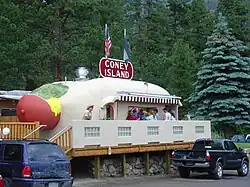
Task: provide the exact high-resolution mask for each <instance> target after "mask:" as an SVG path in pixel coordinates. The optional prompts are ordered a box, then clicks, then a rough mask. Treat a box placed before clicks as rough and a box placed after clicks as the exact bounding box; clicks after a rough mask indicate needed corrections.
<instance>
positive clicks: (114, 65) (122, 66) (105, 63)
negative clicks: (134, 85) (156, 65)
mask: <svg viewBox="0 0 250 187" xmlns="http://www.w3.org/2000/svg"><path fill="white" fill-rule="evenodd" d="M133 72H134V70H133V66H132V64H131V62H125V61H123V60H117V59H111V58H102V59H101V60H100V62H99V73H100V75H101V76H102V77H110V78H118V79H128V80H131V79H132V78H133Z"/></svg>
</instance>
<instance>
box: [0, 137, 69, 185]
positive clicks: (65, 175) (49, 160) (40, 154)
mask: <svg viewBox="0 0 250 187" xmlns="http://www.w3.org/2000/svg"><path fill="white" fill-rule="evenodd" d="M0 174H1V175H2V177H3V178H4V183H5V187H72V185H73V178H72V177H71V166H70V161H69V160H68V158H67V157H66V155H65V154H64V152H63V151H62V150H61V148H60V147H59V146H58V145H57V144H55V143H52V142H49V141H47V140H1V141H0Z"/></svg>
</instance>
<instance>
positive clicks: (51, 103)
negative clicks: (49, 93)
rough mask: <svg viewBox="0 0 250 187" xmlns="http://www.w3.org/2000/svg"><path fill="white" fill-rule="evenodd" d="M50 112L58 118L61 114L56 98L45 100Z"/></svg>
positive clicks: (60, 107)
mask: <svg viewBox="0 0 250 187" xmlns="http://www.w3.org/2000/svg"><path fill="white" fill-rule="evenodd" d="M47 102H48V104H49V106H50V109H51V111H52V112H53V113H54V114H55V116H58V115H59V114H61V112H62V105H61V102H60V100H59V99H58V98H55V97H52V98H50V99H48V100H47Z"/></svg>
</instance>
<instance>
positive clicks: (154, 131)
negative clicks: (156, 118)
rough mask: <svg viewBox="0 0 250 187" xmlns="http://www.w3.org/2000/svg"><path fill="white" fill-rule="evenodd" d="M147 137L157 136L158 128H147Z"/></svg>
mask: <svg viewBox="0 0 250 187" xmlns="http://www.w3.org/2000/svg"><path fill="white" fill-rule="evenodd" d="M148 135H149V136H158V135H159V127H148Z"/></svg>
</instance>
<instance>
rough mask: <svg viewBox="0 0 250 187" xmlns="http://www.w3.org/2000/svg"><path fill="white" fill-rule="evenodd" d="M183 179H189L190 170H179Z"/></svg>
mask: <svg viewBox="0 0 250 187" xmlns="http://www.w3.org/2000/svg"><path fill="white" fill-rule="evenodd" d="M178 170H179V174H180V177H181V178H188V177H189V176H190V170H189V169H188V168H182V167H180V168H178Z"/></svg>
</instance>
